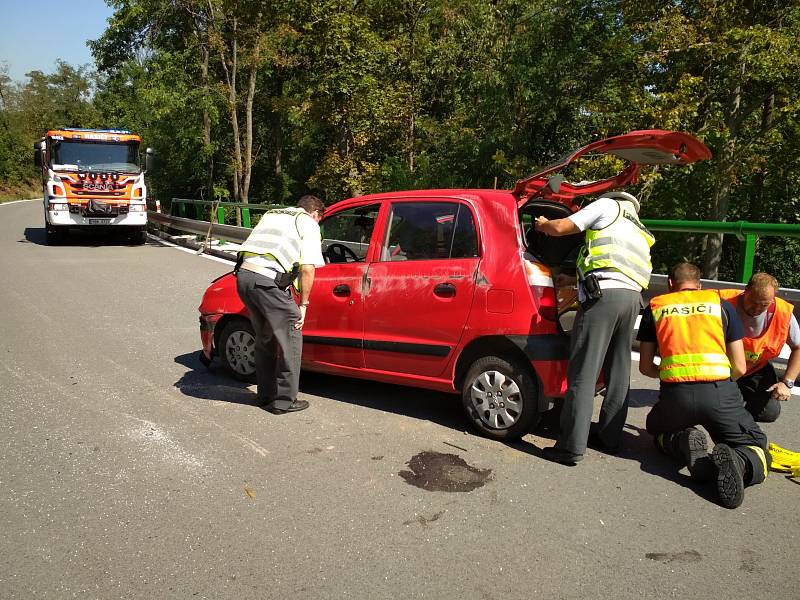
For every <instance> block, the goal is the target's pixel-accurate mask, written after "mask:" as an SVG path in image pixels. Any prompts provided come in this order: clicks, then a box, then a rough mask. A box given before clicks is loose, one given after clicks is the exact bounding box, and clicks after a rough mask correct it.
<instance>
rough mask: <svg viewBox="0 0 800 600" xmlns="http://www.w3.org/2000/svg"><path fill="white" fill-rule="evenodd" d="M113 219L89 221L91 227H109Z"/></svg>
mask: <svg viewBox="0 0 800 600" xmlns="http://www.w3.org/2000/svg"><path fill="white" fill-rule="evenodd" d="M109 223H111V219H89V225H108V224H109Z"/></svg>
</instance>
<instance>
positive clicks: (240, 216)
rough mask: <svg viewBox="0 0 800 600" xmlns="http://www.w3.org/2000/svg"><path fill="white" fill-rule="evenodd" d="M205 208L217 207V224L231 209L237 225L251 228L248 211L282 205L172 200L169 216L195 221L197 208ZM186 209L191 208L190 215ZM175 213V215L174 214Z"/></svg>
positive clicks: (222, 222)
mask: <svg viewBox="0 0 800 600" xmlns="http://www.w3.org/2000/svg"><path fill="white" fill-rule="evenodd" d="M198 206H201V207H205V206H209V207H211V209H212V210H213V209H214V207H215V206H216V207H217V221H216V222H217V223H221V224H224V223H225V209H226V208H232V209H234V211H235V212H236V214H237V219H236V221H237V223H239V222H240V223H241V224H242V227H252V225H251V220H250V211H251V210H259V211H267V210H272V209H273V208H280V207H282V206H283V205H282V204H249V203H244V202H216V201H214V200H190V199H188V198H173V199H172V205H171V207H170V214H172V215H175V216H178V217H187V216H191V217H192V218H195V219H197V218H198V217H199V216H200V215H198V210H197V207H198ZM188 207H192V208H191V211H192V214H191V215H187V214H186V213H187V212H189V210H187V209H188ZM176 211H177V214H176Z"/></svg>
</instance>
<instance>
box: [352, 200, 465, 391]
mask: <svg viewBox="0 0 800 600" xmlns="http://www.w3.org/2000/svg"><path fill="white" fill-rule="evenodd" d="M387 208H388V214H387V217H386V219H385V220H384V223H385V227H384V230H383V231H382V232H381V236H380V237H381V240H380V241H381V243H380V246H379V247H378V248H376V252H377V254H376V256H375V260H374V262H372V264H371V265H370V267H369V272H368V282H367V283H368V286H369V289H368V291H367V293H366V296H365V305H364V311H365V313H364V314H365V317H364V361H365V366H366V367H367V368H369V369H376V370H380V371H389V372H397V373H404V374H410V375H417V376H423V377H436V376H438V375H441V373H442V372H443V371H444V368H445V366H446V365H447V363H448V361H449V360H450V357H451V353H452V352H453V350H454V349H455V347H456V346H457V345H458V342H459V340H460V338H461V335H462V333H463V331H464V327H465V324H466V322H467V318H468V316H469V311H470V308H471V307H472V300H473V296H474V292H475V273H476V270H477V267H478V262H479V260H480V259H479V256H478V248H479V245H478V232H477V228H476V226H475V218H474V215H473V212H472V210H471V208H470V206H469V204H468V203H467V202H465V201H460V200H458V199H435V198H414V199H402V198H398V199H393V200H391V201H390V203H389V206H388V207H387Z"/></svg>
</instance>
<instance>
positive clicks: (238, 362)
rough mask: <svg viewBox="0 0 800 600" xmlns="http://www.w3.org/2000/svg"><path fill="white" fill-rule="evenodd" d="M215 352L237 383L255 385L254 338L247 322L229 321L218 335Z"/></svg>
mask: <svg viewBox="0 0 800 600" xmlns="http://www.w3.org/2000/svg"><path fill="white" fill-rule="evenodd" d="M217 352H218V354H219V356H220V359H221V360H222V364H223V365H224V366H225V368H226V369H227V370H228V372H229V373H230V374H231V375H233V376H234V377H235V378H236V379H238V380H239V381H246V382H248V383H255V380H256V336H255V333H254V332H253V326H252V325H250V322H249V321H245V320H244V319H235V320H233V321H229V322H228V323H227V324H226V325H225V327H224V328H223V329H222V332H221V333H220V336H219V346H218V347H217Z"/></svg>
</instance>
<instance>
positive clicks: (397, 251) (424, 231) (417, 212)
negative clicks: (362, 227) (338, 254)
mask: <svg viewBox="0 0 800 600" xmlns="http://www.w3.org/2000/svg"><path fill="white" fill-rule="evenodd" d="M474 256H478V236H477V232H476V231H475V222H474V220H473V218H472V212H471V211H470V210H469V208H468V207H467V206H465V205H463V204H459V203H456V202H398V203H395V204H393V205H392V208H391V218H390V219H389V230H388V231H387V235H386V236H384V246H383V248H382V250H381V260H383V261H392V262H394V261H401V260H433V259H446V258H469V257H474Z"/></svg>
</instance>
